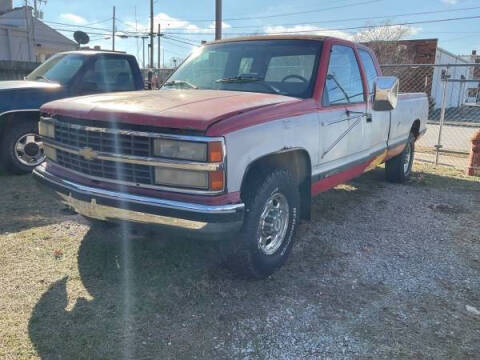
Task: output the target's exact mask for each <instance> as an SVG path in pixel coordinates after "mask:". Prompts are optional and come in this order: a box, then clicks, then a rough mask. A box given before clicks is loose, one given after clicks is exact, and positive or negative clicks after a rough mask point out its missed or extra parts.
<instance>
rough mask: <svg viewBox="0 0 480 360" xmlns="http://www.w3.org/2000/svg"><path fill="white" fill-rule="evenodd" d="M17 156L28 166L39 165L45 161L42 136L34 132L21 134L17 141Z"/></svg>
mask: <svg viewBox="0 0 480 360" xmlns="http://www.w3.org/2000/svg"><path fill="white" fill-rule="evenodd" d="M15 156H16V158H17V160H18V161H19V162H20V163H21V164H23V165H26V166H37V165H40V164H41V163H42V162H44V161H45V152H44V150H43V143H42V141H41V139H40V137H39V136H38V135H37V134H34V133H28V134H25V135H23V136H21V137H20V138H19V139H18V140H17V142H16V143H15Z"/></svg>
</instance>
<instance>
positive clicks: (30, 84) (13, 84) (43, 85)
mask: <svg viewBox="0 0 480 360" xmlns="http://www.w3.org/2000/svg"><path fill="white" fill-rule="evenodd" d="M60 86H61V85H60V84H57V83H49V82H46V81H28V80H13V81H0V91H5V90H16V89H57V88H59V87H60Z"/></svg>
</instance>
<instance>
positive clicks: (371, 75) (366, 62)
mask: <svg viewBox="0 0 480 360" xmlns="http://www.w3.org/2000/svg"><path fill="white" fill-rule="evenodd" d="M358 53H359V54H360V60H361V61H362V64H363V67H364V68H365V75H366V77H367V82H368V92H369V94H373V83H374V82H375V79H376V78H377V76H378V73H377V68H376V67H375V63H374V62H373V59H372V56H371V55H370V54H369V53H368V51H366V50H362V49H360V50H359V51H358Z"/></svg>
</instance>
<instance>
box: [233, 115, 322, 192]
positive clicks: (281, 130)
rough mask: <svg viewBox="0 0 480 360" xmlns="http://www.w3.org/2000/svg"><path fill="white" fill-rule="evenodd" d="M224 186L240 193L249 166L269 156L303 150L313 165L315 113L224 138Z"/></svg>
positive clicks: (316, 133) (316, 145)
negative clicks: (225, 180)
mask: <svg viewBox="0 0 480 360" xmlns="http://www.w3.org/2000/svg"><path fill="white" fill-rule="evenodd" d="M225 143H226V147H227V187H228V191H229V192H236V191H240V190H241V186H242V181H243V178H244V175H245V174H246V172H247V171H248V168H249V166H250V165H251V164H252V163H253V162H255V161H256V160H258V159H261V158H262V157H265V156H267V155H270V154H276V153H281V152H285V151H290V150H294V149H295V150H302V151H305V153H306V154H307V155H308V158H309V159H310V161H311V166H313V165H314V164H315V163H316V161H317V157H318V148H319V124H318V119H317V116H316V114H315V113H311V114H305V115H300V116H294V117H291V118H284V119H278V120H273V121H269V122H266V123H262V124H259V125H255V126H251V127H248V128H244V129H241V130H238V131H235V132H232V133H229V134H227V135H225Z"/></svg>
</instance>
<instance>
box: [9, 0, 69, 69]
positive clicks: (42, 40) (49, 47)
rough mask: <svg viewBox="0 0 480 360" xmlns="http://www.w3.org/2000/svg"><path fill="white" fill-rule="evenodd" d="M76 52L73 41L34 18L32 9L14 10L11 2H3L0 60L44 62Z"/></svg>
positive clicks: (20, 8) (10, 0)
mask: <svg viewBox="0 0 480 360" xmlns="http://www.w3.org/2000/svg"><path fill="white" fill-rule="evenodd" d="M76 48H77V44H76V43H75V42H74V41H72V40H70V39H68V38H67V37H65V36H64V35H62V34H61V33H59V32H58V31H56V30H54V29H52V28H51V27H49V26H48V25H46V24H44V23H43V22H42V21H40V20H38V19H37V18H35V17H34V16H33V11H32V8H31V7H29V6H27V7H18V8H13V4H12V0H0V60H8V61H27V62H43V61H44V60H45V59H47V58H48V57H49V56H51V55H53V54H55V53H57V52H61V51H68V50H75V49H76Z"/></svg>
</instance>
